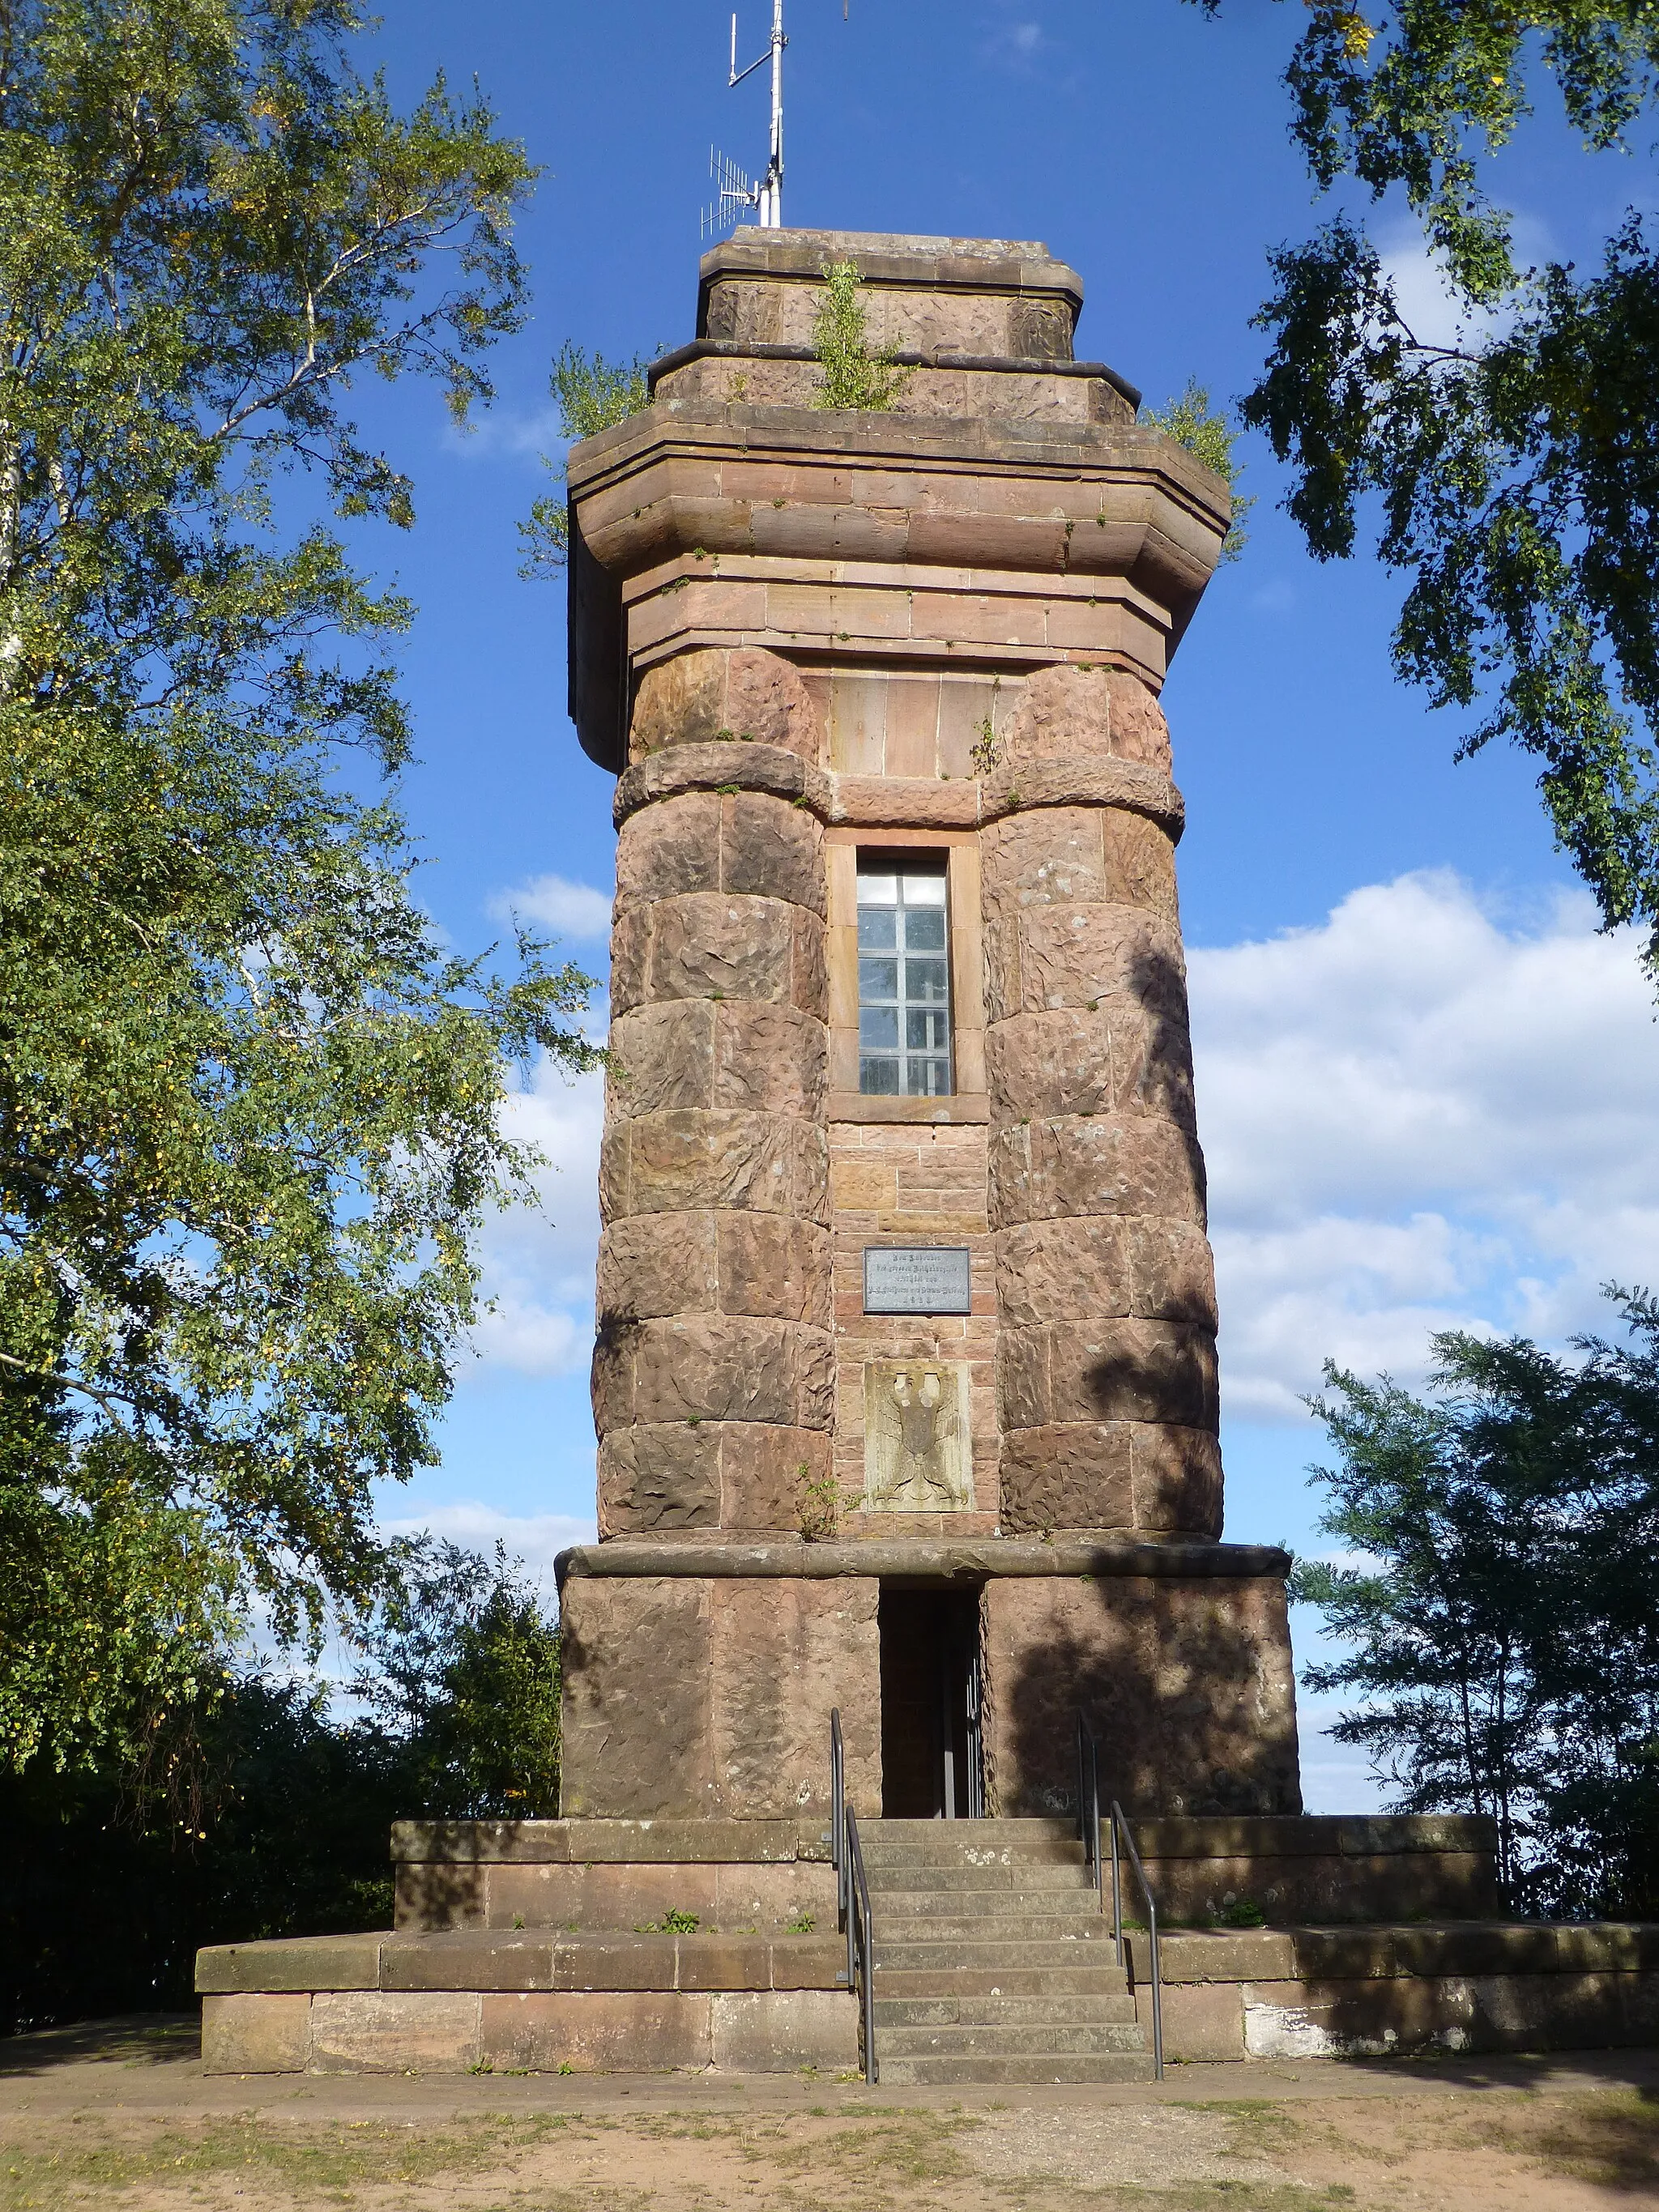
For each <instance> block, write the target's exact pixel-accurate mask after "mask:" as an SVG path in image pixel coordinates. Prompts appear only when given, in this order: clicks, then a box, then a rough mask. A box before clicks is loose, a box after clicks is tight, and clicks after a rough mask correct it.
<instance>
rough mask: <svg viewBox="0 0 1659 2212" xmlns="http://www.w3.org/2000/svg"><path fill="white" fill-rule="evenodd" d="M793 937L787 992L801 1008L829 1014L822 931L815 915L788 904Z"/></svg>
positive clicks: (819, 1015) (824, 1017)
mask: <svg viewBox="0 0 1659 2212" xmlns="http://www.w3.org/2000/svg"><path fill="white" fill-rule="evenodd" d="M790 912H791V913H792V914H793V916H794V941H793V945H792V947H791V954H790V967H789V989H790V996H791V997H792V998H793V1000H794V1003H795V1004H796V1006H799V1007H800V1008H801V1009H802V1010H803V1012H806V1013H809V1014H816V1015H817V1018H818V1019H819V1020H820V1021H823V1022H827V1021H828V1020H829V946H828V943H827V941H826V932H825V929H824V926H823V922H821V921H819V920H818V918H817V915H811V914H808V913H807V912H806V910H805V908H803V907H792V908H790Z"/></svg>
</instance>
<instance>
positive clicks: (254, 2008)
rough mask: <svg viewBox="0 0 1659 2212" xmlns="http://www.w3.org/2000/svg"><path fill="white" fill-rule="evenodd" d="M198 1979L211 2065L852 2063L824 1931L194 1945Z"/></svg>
mask: <svg viewBox="0 0 1659 2212" xmlns="http://www.w3.org/2000/svg"><path fill="white" fill-rule="evenodd" d="M833 1919H834V1913H833V1908H832V1911H831V1921H832V1924H833ZM196 1986H197V1990H200V1991H201V1992H202V1996H203V2005H202V2059H203V2064H204V2068H205V2070H206V2071H207V2072H208V2073H210V2074H303V2073H312V2074H465V2073H470V2072H472V2071H474V2070H484V2071H487V2070H489V2069H501V2070H506V2069H521V2070H523V2071H526V2072H530V2073H543V2074H556V2073H560V2072H565V2071H568V2072H571V2073H577V2074H590V2073H660V2072H668V2071H671V2070H673V2069H678V2068H685V2067H690V2068H705V2067H710V2066H713V2067H719V2068H721V2069H729V2070H731V2071H732V2072H735V2073H744V2074H778V2073H784V2074H787V2073H793V2072H796V2071H797V2070H799V2069H801V2068H803V2067H816V2068H817V2069H820V2070H822V2071H825V2072H831V2071H835V2072H839V2071H842V2070H845V2069H849V2068H855V2067H856V2066H857V2064H858V2020H857V2008H856V2006H855V2005H854V2002H853V2001H852V1998H851V1997H850V1996H849V1995H848V1989H847V1952H846V1947H845V1944H844V1943H843V1942H842V1940H841V1939H840V1938H839V1937H838V1936H835V1935H834V1934H833V1933H832V1934H831V1935H829V1936H783V1937H781V1938H779V1939H777V1940H775V1941H774V1940H770V1939H768V1938H766V1937H754V1936H662V1935H632V1934H629V1933H627V1932H624V1931H622V1930H616V1931H611V1932H603V1933H593V1934H588V1935H585V1936H584V1935H574V1936H573V1935H568V1934H564V1933H561V1932H558V1931H556V1930H554V1929H547V1928H541V1929H522V1930H518V1929H515V1930H510V1931H507V1932H503V1933H499V1934H497V1933H477V1934H474V1933H472V1932H471V1931H465V1932H461V1933H457V1934H453V1935H447V1936H380V1935H369V1936H311V1937H301V1938H299V1939H297V1940H295V1941H294V1942H275V1943H234V1944H233V1943H226V1944H219V1945H216V1946H214V1947H213V1948H210V1949H208V1950H204V1951H203V1952H201V1953H199V1954H197V1967H196Z"/></svg>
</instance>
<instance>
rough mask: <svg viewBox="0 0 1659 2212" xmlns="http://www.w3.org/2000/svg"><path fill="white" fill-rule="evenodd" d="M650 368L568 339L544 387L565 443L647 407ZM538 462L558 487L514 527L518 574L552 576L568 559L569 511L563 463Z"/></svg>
mask: <svg viewBox="0 0 1659 2212" xmlns="http://www.w3.org/2000/svg"><path fill="white" fill-rule="evenodd" d="M650 366H651V364H650V362H648V361H647V358H646V356H644V355H643V354H635V356H634V358H633V360H632V361H629V362H621V361H607V360H606V358H605V356H604V355H603V354H602V353H586V352H584V351H583V349H582V348H581V347H580V346H579V345H575V344H574V343H571V342H570V341H569V340H568V339H567V341H566V342H565V343H564V344H563V345H562V346H561V347H560V349H559V350H558V352H557V354H556V355H555V356H554V360H553V368H552V374H550V377H549V380H548V389H549V390H550V392H551V393H552V395H553V400H554V404H555V406H556V410H557V412H558V418H559V430H560V433H561V435H562V436H564V437H566V438H569V439H573V440H574V439H580V438H597V437H598V436H599V433H600V431H601V430H609V429H612V428H615V426H616V425H617V423H618V422H626V421H627V419H628V417H629V416H630V415H637V414H638V413H639V411H640V410H641V407H648V406H649V405H650V404H651V393H650V390H649V387H648V386H647V383H646V371H647V369H648V368H650ZM542 459H543V462H544V465H546V466H547V467H548V468H550V470H551V471H553V473H554V475H555V476H556V477H557V478H558V488H557V489H556V490H554V491H547V492H543V493H542V494H541V495H540V496H539V497H538V498H537V499H535V500H532V502H531V507H530V519H529V520H528V521H527V522H521V523H520V525H519V534H520V537H521V538H523V539H524V541H525V557H524V560H523V562H522V563H521V565H520V570H519V573H520V575H522V576H553V575H556V574H558V572H559V571H560V569H562V568H563V567H564V565H565V563H566V562H567V561H568V559H569V558H570V507H569V502H568V500H567V498H566V495H565V490H564V463H563V462H562V461H555V460H551V459H549V457H548V456H547V455H546V454H545V453H544V454H543V455H542Z"/></svg>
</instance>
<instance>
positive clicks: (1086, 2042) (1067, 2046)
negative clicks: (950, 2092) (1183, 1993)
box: [876, 2021, 1146, 2060]
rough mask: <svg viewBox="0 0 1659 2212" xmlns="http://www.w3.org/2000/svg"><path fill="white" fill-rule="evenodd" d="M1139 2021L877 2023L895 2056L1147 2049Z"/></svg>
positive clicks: (880, 2050) (883, 2046)
mask: <svg viewBox="0 0 1659 2212" xmlns="http://www.w3.org/2000/svg"><path fill="white" fill-rule="evenodd" d="M1145 2048H1146V2045H1145V2042H1144V2040H1143V2039H1142V2036H1141V2032H1140V2030H1139V2027H1136V2025H1135V2023H1134V2022H1133V2021H1109V2022H1105V2023H1099V2022H1091V2023H1089V2024H1074V2025H1070V2026H1068V2025H1066V2024H1065V2023H1063V2022H1060V2021H1045V2022H1044V2023H1043V2024H1042V2026H1041V2027H1012V2026H1010V2025H1006V2024H1004V2023H1002V2022H997V2023H995V2024H993V2025H988V2026H984V2027H981V2026H978V2025H975V2026H973V2027H892V2028H888V2029H887V2030H885V2031H883V2029H882V2028H881V2027H880V2026H879V2025H878V2027H877V2029H876V2056H877V2057H878V2058H879V2059H883V2060H885V2059H887V2058H889V2057H893V2058H971V2057H979V2058H1042V2057H1056V2058H1060V2057H1065V2058H1088V2057H1095V2056H1096V2055H1097V2054H1098V2053H1100V2052H1115V2051H1135V2052H1139V2051H1144V2050H1145Z"/></svg>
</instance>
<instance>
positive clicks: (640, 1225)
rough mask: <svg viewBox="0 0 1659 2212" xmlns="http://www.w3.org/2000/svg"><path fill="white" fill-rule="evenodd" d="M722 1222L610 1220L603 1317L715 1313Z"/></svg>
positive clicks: (647, 1216) (679, 1216)
mask: <svg viewBox="0 0 1659 2212" xmlns="http://www.w3.org/2000/svg"><path fill="white" fill-rule="evenodd" d="M719 1218H720V1217H719V1216H717V1215H715V1214H714V1213H712V1212H697V1213H634V1214H629V1215H626V1216H624V1217H623V1218H622V1219H621V1220H617V1221H612V1222H611V1224H610V1225H609V1226H608V1227H607V1228H606V1229H605V1232H604V1234H603V1235H602V1236H601V1237H600V1238H599V1315H600V1317H601V1319H602V1320H610V1321H624V1322H626V1321H648V1320H652V1319H654V1318H656V1317H658V1316H661V1315H664V1314H674V1313H714V1312H715V1311H716V1310H718V1308H719V1306H720V1267H719V1262H718V1260H717V1258H716V1250H717V1238H716V1230H715V1224H716V1222H717V1220H718V1219H719ZM739 1218H742V1219H744V1220H748V1219H750V1218H766V1219H769V1220H779V1219H781V1217H780V1216H777V1215H768V1216H765V1217H750V1216H748V1215H744V1216H741V1217H739Z"/></svg>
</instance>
